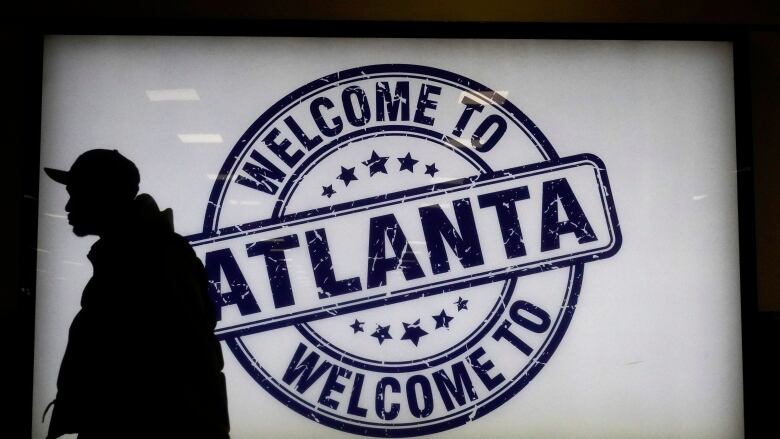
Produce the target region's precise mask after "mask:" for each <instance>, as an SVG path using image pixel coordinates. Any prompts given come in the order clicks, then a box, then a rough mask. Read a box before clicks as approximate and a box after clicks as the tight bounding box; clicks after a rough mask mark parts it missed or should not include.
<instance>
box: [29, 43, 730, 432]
mask: <svg viewBox="0 0 780 439" xmlns="http://www.w3.org/2000/svg"><path fill="white" fill-rule="evenodd" d="M380 63H381V64H385V63H407V64H421V65H427V66H431V67H436V68H441V69H444V70H449V71H452V72H455V73H458V74H461V75H463V76H466V77H468V78H472V79H474V80H476V81H479V82H480V83H483V84H485V85H487V86H488V87H492V88H493V89H495V90H500V91H502V92H503V91H506V92H507V93H508V95H507V98H508V99H509V100H511V101H512V102H513V103H514V104H515V105H516V106H517V107H518V108H520V110H522V111H523V112H524V113H525V114H526V115H528V116H529V117H530V118H531V120H533V121H534V122H535V123H536V125H537V126H538V127H539V128H540V129H541V131H542V132H543V133H544V134H545V135H546V137H547V138H548V139H549V140H550V142H551V143H552V145H553V147H554V148H555V150H556V151H557V152H558V154H559V155H560V156H569V155H574V154H579V153H593V154H596V155H598V156H599V157H601V159H602V160H604V162H605V164H606V166H607V169H608V172H609V177H610V183H611V186H612V189H613V196H614V200H615V205H616V207H617V211H618V217H619V219H620V227H621V230H622V234H623V245H622V248H621V250H620V252H619V253H618V254H617V255H615V256H613V257H612V258H610V259H607V260H603V261H597V262H594V263H590V264H586V267H585V277H584V282H583V285H582V290H581V293H580V298H579V303H578V307H577V308H578V309H577V312H576V313H575V314H574V318H573V320H572V322H571V325H570V327H569V329H568V331H567V333H566V335H565V337H564V338H563V341H562V342H561V344H560V346H559V347H558V349H557V351H556V352H555V354H554V355H553V356H552V358H551V360H550V362H549V364H547V365H546V366H545V367H544V369H542V371H541V372H540V373H539V374H538V375H537V377H536V378H534V379H533V380H532V381H531V383H530V384H529V385H528V386H527V387H525V388H524V389H523V390H522V391H521V392H520V393H518V394H517V395H516V396H515V397H513V398H512V399H511V400H509V401H508V402H506V403H505V404H503V405H502V406H501V407H499V408H497V409H496V410H494V411H493V412H491V413H489V414H488V415H486V416H484V417H482V418H480V419H478V420H476V421H474V422H470V423H467V424H466V425H464V426H461V427H458V428H456V429H454V430H449V431H446V432H443V433H439V434H435V435H432V437H447V438H476V437H492V438H502V437H532V438H559V437H567V438H593V437H598V438H632V437H659V438H675V437H680V438H683V437H684V438H694V437H700V438H719V437H723V438H732V437H741V436H742V429H743V417H742V362H741V335H740V295H739V256H738V235H737V189H736V159H735V129H734V91H733V68H732V47H731V45H730V43H721V42H667V41H664V42H657V41H559V40H545V41H539V40H416V39H295V38H226V37H220V38H211V37H111V36H104V37H92V36H83V37H82V36H67V37H64V36H57V37H49V38H47V40H46V43H45V58H44V72H43V116H42V137H41V139H42V140H41V166H42V167H43V166H46V167H57V168H62V169H67V168H69V167H70V165H71V164H72V163H73V161H74V160H75V158H76V157H77V156H78V155H79V154H81V153H82V152H84V151H86V150H88V149H92V148H116V149H118V150H120V151H121V152H122V153H123V154H124V155H126V156H127V157H128V158H130V159H131V160H133V161H134V162H135V163H136V164H137V165H138V167H139V169H140V170H141V191H142V192H148V193H150V194H152V195H153V196H154V197H155V199H156V200H157V201H158V203H159V205H160V207H161V208H166V207H171V208H173V211H174V217H175V225H176V230H177V231H178V232H179V233H180V234H182V235H189V234H193V233H197V232H199V231H200V230H201V228H202V222H203V215H204V212H205V208H206V203H207V201H208V196H209V193H210V191H211V187H212V185H213V184H214V179H215V178H216V174H217V173H218V172H219V169H220V167H221V165H222V163H223V161H224V160H225V158H226V156H227V154H228V152H229V151H230V149H231V148H232V147H233V145H234V144H235V142H236V141H237V139H238V138H239V137H240V136H241V134H243V133H244V131H245V130H246V128H247V127H249V125H250V124H251V123H252V122H253V121H254V120H255V119H256V118H257V117H258V116H259V115H260V114H261V113H263V112H264V111H265V110H266V109H267V108H269V107H270V106H271V105H272V104H273V103H274V102H276V101H277V100H278V99H280V98H281V97H283V96H285V95H286V94H288V93H289V92H291V91H292V90H294V89H296V88H297V87H299V86H301V85H303V84H305V83H308V82H310V81H312V80H314V79H317V78H319V77H321V76H325V75H327V74H330V73H334V72H337V71H340V70H343V69H346V68H351V67H358V66H361V65H368V64H380ZM161 90H168V91H166V92H161ZM193 135H200V136H193ZM194 141H195V142H194ZM39 197H40V201H39V214H40V216H39V220H38V221H39V225H38V227H39V228H38V230H39V232H38V247H39V248H38V276H37V302H36V337H35V338H36V342H35V371H34V402H33V413H32V415H33V416H32V417H33V437H35V438H43V437H45V434H46V430H47V427H48V420H49V418H48V417H47V419H46V422H45V423H43V424H42V423H41V422H40V416H41V414H42V413H43V409H44V407H45V406H46V404H47V403H48V402H49V401H50V400H52V399H53V398H54V397H55V394H56V377H57V371H58V368H59V362H60V361H61V359H62V355H63V353H64V350H65V345H66V342H67V329H68V327H69V324H70V321H71V319H72V318H73V316H74V315H75V313H76V312H77V311H78V307H79V300H80V296H81V291H82V288H83V286H84V285H85V284H86V282H87V280H88V279H89V277H90V276H91V267H90V265H89V262H88V261H87V260H86V254H87V252H88V250H89V247H90V246H91V244H92V243H93V242H94V238H77V237H76V236H74V235H73V234H72V233H71V230H70V227H69V226H68V223H67V219H65V216H64V215H65V213H64V206H65V203H66V201H67V194H66V192H65V189H64V187H62V186H61V185H58V184H56V183H54V182H53V181H51V180H50V179H48V178H47V177H46V176H45V175H44V174H43V172H42V171H41V180H40V194H39ZM242 201H243V200H230V201H229V202H230V203H231V204H234V205H236V206H235V207H241V205H242ZM245 207H246V209H251V208H252V206H251V204H249V203H247V204H246V206H245ZM224 355H225V360H226V365H225V370H224V371H225V374H226V376H227V380H228V396H229V403H230V415H231V424H232V437H233V438H234V439H240V438H255V437H263V438H282V437H284V438H298V437H300V438H305V437H313V436H315V435H316V436H317V437H321V438H328V437H349V436H352V435H351V434H349V433H343V432H340V431H337V430H334V429H331V428H328V427H324V426H320V425H318V424H317V423H315V422H313V421H311V420H309V419H307V418H304V417H302V416H300V415H298V414H297V413H295V412H293V411H292V410H290V409H288V408H287V407H285V406H284V405H283V404H282V403H280V402H279V401H277V400H276V399H274V398H272V397H271V396H270V395H269V394H268V393H266V392H265V391H264V390H263V389H262V388H260V386H258V385H257V384H256V383H255V381H254V380H253V379H252V378H251V377H250V376H249V375H248V374H247V373H246V372H245V371H244V370H243V368H242V367H241V366H240V365H239V364H238V362H237V361H236V360H235V359H234V358H233V356H232V354H231V353H230V352H229V351H228V350H227V349H225V350H224ZM106 403H108V404H110V401H106Z"/></svg>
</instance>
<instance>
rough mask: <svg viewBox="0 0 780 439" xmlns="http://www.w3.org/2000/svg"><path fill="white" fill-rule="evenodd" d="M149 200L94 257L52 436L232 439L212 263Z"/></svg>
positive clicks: (137, 203)
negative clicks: (208, 267)
mask: <svg viewBox="0 0 780 439" xmlns="http://www.w3.org/2000/svg"><path fill="white" fill-rule="evenodd" d="M172 223H173V218H172V214H171V211H170V209H166V211H165V212H160V210H159V208H158V207H157V204H156V203H155V201H154V200H153V199H152V197H151V196H149V195H147V194H141V195H139V196H138V197H136V199H135V200H134V201H133V204H132V206H131V207H130V209H129V213H128V214H127V215H125V216H124V219H123V220H122V224H119V225H118V226H119V227H115V228H114V229H113V230H115V232H113V233H108V234H105V235H104V236H102V237H101V239H100V240H98V241H97V242H96V243H95V244H94V245H93V246H92V249H91V250H90V252H89V255H88V258H89V260H90V261H91V262H92V265H93V276H92V278H91V279H90V280H89V282H88V283H87V285H86V287H85V288H84V292H83V294H82V297H81V310H80V311H79V312H78V314H77V315H76V317H75V318H74V319H73V323H72V324H71V327H70V332H69V336H68V345H67V348H66V351H65V356H64V358H63V360H62V364H61V366H60V372H59V376H58V379H57V398H56V400H55V401H56V403H55V406H54V411H53V413H52V419H51V423H50V426H49V437H50V438H55V437H58V436H60V435H62V434H65V433H74V432H78V433H80V436H79V437H82V438H88V437H106V438H114V437H144V438H148V437H189V436H192V437H199V438H227V437H228V430H229V422H228V414H227V399H226V393H225V381H224V375H223V374H222V367H223V359H222V353H221V350H220V346H219V342H218V341H217V340H216V338H215V336H214V327H215V324H216V321H215V317H214V316H215V314H214V308H213V303H212V302H211V300H210V298H209V296H208V289H207V288H208V283H207V278H206V273H205V270H204V268H203V265H202V263H201V262H200V260H199V259H198V258H197V256H196V255H195V252H194V251H193V250H192V248H191V247H190V246H189V243H188V242H187V241H186V240H185V239H184V238H183V237H181V236H180V235H178V234H176V233H174V231H173V225H172Z"/></svg>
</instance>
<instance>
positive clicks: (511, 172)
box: [186, 154, 622, 339]
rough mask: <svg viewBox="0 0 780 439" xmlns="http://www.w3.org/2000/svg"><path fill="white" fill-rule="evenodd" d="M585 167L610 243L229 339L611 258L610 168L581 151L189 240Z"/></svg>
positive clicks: (282, 319)
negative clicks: (590, 170) (588, 169)
mask: <svg viewBox="0 0 780 439" xmlns="http://www.w3.org/2000/svg"><path fill="white" fill-rule="evenodd" d="M579 166H590V167H592V168H593V171H594V174H595V178H596V181H597V182H598V185H599V188H598V190H599V194H600V199H601V204H602V209H603V212H604V214H605V218H606V220H607V227H608V229H609V233H610V241H609V243H608V244H607V245H606V246H603V247H599V248H596V249H592V250H587V251H582V252H575V253H570V254H568V255H563V256H557V257H554V258H550V259H544V260H541V261H540V260H536V261H529V262H526V263H523V264H518V265H510V266H507V267H505V268H501V269H495V270H489V271H486V272H483V273H478V274H472V275H469V276H463V277H459V278H455V279H447V280H443V281H439V282H434V283H431V284H427V285H420V286H416V287H412V288H406V289H400V290H396V291H390V292H384V293H381V294H374V295H369V296H364V297H361V298H359V299H354V300H351V301H347V302H340V303H337V304H331V305H326V306H323V307H318V308H312V309H308V310H303V311H297V312H294V313H289V314H285V315H281V316H275V317H271V318H268V319H261V320H255V321H252V322H247V323H240V324H237V325H232V326H227V327H224V328H218V329H217V330H216V331H215V333H216V335H217V337H218V338H219V339H227V338H232V337H236V336H241V335H248V334H252V333H256V332H263V331H267V330H272V329H278V328H281V327H285V326H289V325H293V324H297V323H304V322H308V321H313V320H319V319H323V318H327V317H333V316H336V315H341V314H348V313H352V312H356V311H360V310H364V309H369V308H375V307H377V306H381V305H389V304H393V303H398V302H404V301H407V300H412V299H415V298H417V297H423V296H432V295H436V294H441V293H445V292H449V291H454V290H459V289H463V288H470V287H474V286H478V285H483V284H487V283H492V282H499V281H502V280H506V279H509V278H512V277H518V276H526V275H529V274H534V273H539V272H543V271H548V270H555V269H559V268H565V267H569V266H572V265H576V264H582V263H585V262H590V261H595V260H599V259H606V258H608V257H610V256H612V255H614V254H615V253H616V252H617V251H618V250H619V249H620V246H621V244H622V235H621V233H620V224H619V222H618V218H617V212H616V210H615V206H614V201H613V199H612V190H611V187H610V185H609V179H608V177H607V171H606V167H605V166H604V163H603V162H602V161H601V159H599V158H598V157H597V156H595V155H593V154H578V155H573V156H569V157H564V158H561V159H559V160H555V161H551V162H540V163H534V164H531V165H526V166H520V167H516V168H510V169H507V170H503V171H497V172H492V173H487V174H480V175H477V176H474V177H470V178H463V179H457V180H452V181H448V182H444V183H437V184H433V185H429V186H422V187H419V188H414V189H411V190H407V191H400V192H394V193H390V194H385V195H381V196H376V197H371V198H365V199H361V200H357V201H353V202H349V203H341V204H336V205H333V206H328V207H324V208H319V209H314V210H308V211H303V212H297V213H293V214H289V215H284V216H282V217H279V218H272V219H267V220H262V221H256V222H251V223H247V224H243V225H240V226H232V227H226V228H222V229H219V230H218V231H216V232H213V233H201V234H195V235H190V236H187V237H186V239H187V240H188V241H190V244H191V245H192V246H193V247H197V246H201V245H206V244H213V243H215V242H220V241H225V240H229V239H235V238H240V237H244V236H248V235H253V234H257V233H261V232H268V231H272V230H275V229H280V228H282V227H286V226H290V225H298V224H304V223H308V222H311V221H315V220H318V219H324V218H335V217H338V216H342V215H348V214H351V213H357V212H362V211H365V210H370V209H373V208H376V207H385V206H389V205H393V204H401V203H404V202H407V201H412V200H417V199H420V198H429V197H431V196H434V195H439V194H449V193H456V192H460V191H463V190H468V189H473V188H474V187H479V186H483V185H487V184H491V183H494V182H496V181H504V180H507V179H512V180H514V179H517V178H522V177H529V176H533V175H538V174H544V173H548V172H552V171H557V170H561V169H569V168H575V167H579Z"/></svg>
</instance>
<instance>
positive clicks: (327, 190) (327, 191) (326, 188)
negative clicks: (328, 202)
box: [322, 184, 336, 198]
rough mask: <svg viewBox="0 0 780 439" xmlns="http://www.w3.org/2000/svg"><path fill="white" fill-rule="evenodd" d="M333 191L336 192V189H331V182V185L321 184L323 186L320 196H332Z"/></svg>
mask: <svg viewBox="0 0 780 439" xmlns="http://www.w3.org/2000/svg"><path fill="white" fill-rule="evenodd" d="M335 193H336V191H334V190H333V185H332V184H331V185H329V186H323V187H322V196H323V197H328V198H330V197H332V196H333V194H335Z"/></svg>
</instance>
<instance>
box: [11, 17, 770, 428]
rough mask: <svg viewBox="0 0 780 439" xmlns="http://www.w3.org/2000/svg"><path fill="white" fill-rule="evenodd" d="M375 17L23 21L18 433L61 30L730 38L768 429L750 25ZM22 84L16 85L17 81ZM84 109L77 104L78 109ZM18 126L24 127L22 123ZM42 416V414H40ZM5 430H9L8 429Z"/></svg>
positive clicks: (747, 307) (747, 253) (747, 354)
mask: <svg viewBox="0 0 780 439" xmlns="http://www.w3.org/2000/svg"><path fill="white" fill-rule="evenodd" d="M398 24H399V23H398V22H370V21H360V22H358V21H254V20H230V21H218V20H143V21H137V20H96V19H93V20H72V19H70V20H67V21H63V22H55V21H51V20H49V21H47V22H44V23H38V24H31V23H17V25H16V26H15V27H12V29H14V30H15V37H16V38H19V44H21V45H22V50H20V53H21V54H22V55H21V59H19V60H17V61H18V63H19V64H18V69H16V70H15V73H14V74H12V75H11V76H10V78H9V80H10V81H13V84H17V85H18V86H19V88H20V90H16V91H15V92H14V93H13V94H12V101H18V102H14V103H16V104H17V105H16V108H17V109H18V110H19V111H21V113H20V114H18V115H17V116H18V118H19V119H20V120H21V122H22V125H21V127H22V132H23V133H24V134H23V135H20V136H19V141H18V142H17V144H15V145H13V148H12V151H11V156H12V158H13V163H15V165H16V166H15V169H16V171H17V172H18V175H16V179H17V181H16V183H17V184H18V185H19V187H18V189H17V191H18V192H17V193H16V194H15V195H16V199H15V200H14V205H13V208H12V209H15V210H16V212H15V213H16V218H17V219H18V222H19V230H18V231H14V233H18V246H17V248H16V249H13V250H15V251H16V255H18V256H17V257H18V258H19V259H20V260H19V261H18V262H19V267H20V268H19V272H18V273H17V276H16V278H17V279H18V285H15V286H12V288H14V290H13V291H11V292H10V293H11V294H15V295H16V296H17V297H16V298H15V299H14V300H12V303H13V306H14V307H15V309H12V310H11V311H12V312H14V311H15V316H14V318H13V319H12V320H13V321H11V322H5V323H4V324H7V325H8V327H9V329H10V330H13V331H14V332H13V333H12V334H11V337H12V338H13V339H14V340H15V342H14V343H12V346H11V352H9V354H10V355H8V356H5V355H4V357H5V358H6V359H10V358H13V359H15V363H13V366H12V367H11V369H10V370H9V371H8V372H7V373H5V374H4V376H5V377H6V378H5V383H6V388H10V389H11V391H10V392H7V393H6V395H8V396H7V398H8V399H9V401H8V402H10V403H11V407H14V411H13V412H11V413H7V414H9V415H10V416H9V419H12V425H11V428H10V432H11V436H10V437H29V436H30V432H31V430H30V427H31V426H30V417H29V415H30V409H31V407H32V369H33V362H34V360H33V343H34V326H35V325H34V309H35V273H36V271H35V270H36V250H35V248H36V242H37V216H38V211H37V210H38V209H37V194H38V176H39V173H40V163H39V161H40V128H41V126H40V117H41V107H40V102H41V79H42V60H43V39H44V36H45V35H54V34H97V35H100V34H109V35H198V36H204V35H205V36H299V37H360V38H377V37H392V38H478V39H485V38H502V39H503V38H507V39H522V38H535V39H593V40H645V39H647V40H689V41H728V42H731V43H733V48H734V52H733V53H734V56H733V59H734V90H735V117H736V140H737V148H736V151H735V153H736V156H737V171H738V172H737V183H738V200H739V246H740V286H741V295H742V343H743V345H742V346H743V382H744V387H743V388H744V402H745V418H744V419H745V434H746V437H756V436H758V435H759V427H758V425H759V424H761V423H763V422H762V419H761V417H762V416H763V414H762V413H763V412H761V408H760V407H759V406H760V404H759V402H758V401H759V397H758V396H759V394H761V393H764V392H761V391H760V388H759V386H761V385H762V383H761V382H760V381H761V376H760V374H758V375H759V376H756V375H757V374H756V373H754V371H756V370H758V368H759V363H760V359H761V357H760V356H759V353H760V352H761V350H760V348H762V345H763V343H762V342H761V340H760V338H759V337H761V336H762V334H761V333H759V331H758V330H757V323H758V316H759V313H758V307H757V303H758V299H757V289H756V275H757V273H756V251H755V249H756V245H755V242H756V241H755V240H756V235H755V213H754V212H755V210H754V188H753V181H754V180H753V144H752V135H751V131H752V130H751V128H752V127H751V112H750V108H751V105H750V75H749V62H748V57H749V50H748V37H749V31H750V30H751V29H750V28H749V27H746V26H718V25H700V26H691V25H643V24H639V25H637V24H551V23H533V24H531V23H486V22H404V23H403V25H402V26H399V25H398ZM13 86H14V85H11V87H13ZM75 110H76V111H77V109H75ZM17 128H18V127H17ZM34 415H38V414H34ZM5 431H9V430H8V429H6V430H5Z"/></svg>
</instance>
